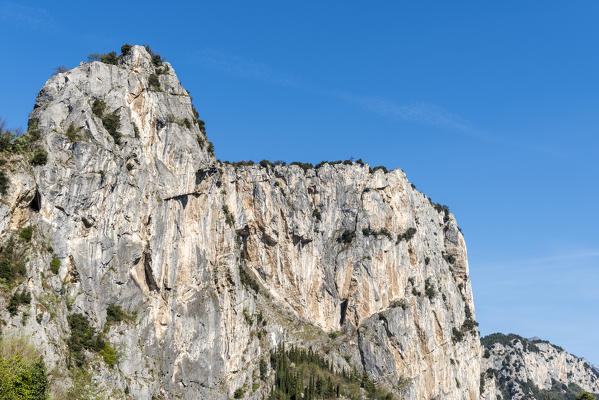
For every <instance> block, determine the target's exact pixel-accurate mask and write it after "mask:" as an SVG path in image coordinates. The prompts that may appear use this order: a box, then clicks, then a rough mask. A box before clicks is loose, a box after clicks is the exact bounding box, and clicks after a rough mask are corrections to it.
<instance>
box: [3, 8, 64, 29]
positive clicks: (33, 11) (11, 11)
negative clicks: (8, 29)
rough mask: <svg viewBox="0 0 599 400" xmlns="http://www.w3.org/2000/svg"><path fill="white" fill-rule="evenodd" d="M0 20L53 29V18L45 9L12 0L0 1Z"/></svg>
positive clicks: (33, 27) (30, 26)
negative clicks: (11, 0)
mask: <svg viewBox="0 0 599 400" xmlns="http://www.w3.org/2000/svg"><path fill="white" fill-rule="evenodd" d="M0 20H2V21H5V22H9V23H13V24H15V25H19V26H25V27H27V28H31V29H53V28H54V26H55V22H54V18H53V17H52V16H51V15H50V13H48V11H47V10H45V9H43V8H38V7H28V6H24V5H21V4H17V3H13V2H3V3H0Z"/></svg>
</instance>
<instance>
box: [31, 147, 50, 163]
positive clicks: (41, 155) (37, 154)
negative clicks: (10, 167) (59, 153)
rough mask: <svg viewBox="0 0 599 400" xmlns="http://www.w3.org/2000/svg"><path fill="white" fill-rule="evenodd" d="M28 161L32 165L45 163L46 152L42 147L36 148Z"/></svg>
mask: <svg viewBox="0 0 599 400" xmlns="http://www.w3.org/2000/svg"><path fill="white" fill-rule="evenodd" d="M29 162H30V163H31V164H32V165H45V164H46V163H47V162H48V152H47V151H46V149H44V148H43V147H38V148H36V149H35V150H34V151H33V155H32V156H31V159H30V160H29Z"/></svg>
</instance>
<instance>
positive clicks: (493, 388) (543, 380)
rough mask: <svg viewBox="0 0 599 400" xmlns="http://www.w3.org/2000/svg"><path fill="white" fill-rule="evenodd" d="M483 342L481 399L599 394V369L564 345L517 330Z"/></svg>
mask: <svg viewBox="0 0 599 400" xmlns="http://www.w3.org/2000/svg"><path fill="white" fill-rule="evenodd" d="M482 343H483V344H484V349H483V351H484V353H483V357H482V363H481V375H482V376H483V378H482V379H481V382H484V384H483V388H482V396H481V399H489V400H495V399H496V398H497V396H501V397H502V398H504V399H515V400H520V399H526V400H542V399H545V398H547V397H550V398H559V399H561V398H563V399H574V398H575V397H576V395H577V394H578V393H579V392H582V391H586V392H589V393H597V394H599V372H597V371H596V370H595V369H594V368H593V367H592V366H591V365H590V364H589V363H588V362H587V361H586V360H584V359H581V358H578V357H576V356H574V355H572V354H569V353H568V352H566V351H565V350H564V349H562V348H561V347H558V346H555V345H552V344H551V343H549V342H546V341H542V340H540V339H538V338H533V339H525V338H523V337H520V336H518V335H513V334H511V335H502V334H493V335H489V336H487V337H485V338H483V339H482ZM560 396H561V397H560Z"/></svg>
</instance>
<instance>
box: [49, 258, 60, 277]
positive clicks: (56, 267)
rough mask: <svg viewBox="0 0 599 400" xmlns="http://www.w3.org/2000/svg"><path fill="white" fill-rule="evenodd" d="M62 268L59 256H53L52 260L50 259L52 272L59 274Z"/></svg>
mask: <svg viewBox="0 0 599 400" xmlns="http://www.w3.org/2000/svg"><path fill="white" fill-rule="evenodd" d="M59 269H60V260H59V259H58V257H52V260H51V261H50V271H52V273H53V274H54V275H56V274H58V270H59Z"/></svg>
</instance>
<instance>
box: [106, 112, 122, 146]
mask: <svg viewBox="0 0 599 400" xmlns="http://www.w3.org/2000/svg"><path fill="white" fill-rule="evenodd" d="M102 125H104V128H106V130H107V131H108V133H109V134H110V136H112V138H113V139H114V142H115V143H116V144H121V134H120V133H119V129H120V127H121V117H119V115H118V114H117V113H116V112H113V113H110V114H106V115H104V117H103V118H102Z"/></svg>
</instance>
